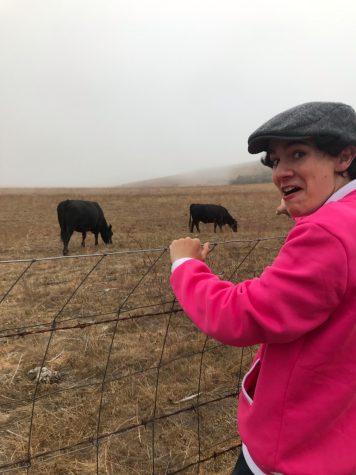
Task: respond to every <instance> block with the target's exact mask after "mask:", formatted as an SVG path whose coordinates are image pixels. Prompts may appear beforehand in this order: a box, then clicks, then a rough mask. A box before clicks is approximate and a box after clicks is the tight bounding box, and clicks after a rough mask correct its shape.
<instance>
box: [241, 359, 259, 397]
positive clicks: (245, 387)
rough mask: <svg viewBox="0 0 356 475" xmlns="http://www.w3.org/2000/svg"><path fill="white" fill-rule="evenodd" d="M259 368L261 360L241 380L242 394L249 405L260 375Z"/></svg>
mask: <svg viewBox="0 0 356 475" xmlns="http://www.w3.org/2000/svg"><path fill="white" fill-rule="evenodd" d="M260 367H261V360H259V359H258V360H256V361H255V363H254V364H253V366H252V367H251V368H250V369H249V371H248V372H247V373H246V374H245V376H244V378H243V380H242V392H243V394H244V396H245V398H246V399H247V401H248V402H249V404H250V405H252V404H253V397H254V395H255V389H256V384H257V379H258V375H259V374H260Z"/></svg>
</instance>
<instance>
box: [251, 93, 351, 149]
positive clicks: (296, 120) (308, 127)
mask: <svg viewBox="0 0 356 475" xmlns="http://www.w3.org/2000/svg"><path fill="white" fill-rule="evenodd" d="M325 136H326V137H335V138H336V139H341V140H343V141H345V144H347V145H351V144H354V145H356V113H355V111H354V109H353V108H352V107H351V106H348V105H347V104H343V103H341V102H306V103H305V104H301V105H299V106H296V107H292V108H291V109H288V110H286V111H284V112H281V113H280V114H277V115H276V116H274V117H273V118H272V119H270V120H269V121H267V122H266V123H265V124H263V125H261V127H259V128H258V129H257V130H255V132H253V133H252V134H251V135H250V136H249V138H248V151H249V152H250V153H260V152H266V151H267V150H268V146H269V141H270V139H273V138H274V139H290V140H295V139H305V138H308V137H325Z"/></svg>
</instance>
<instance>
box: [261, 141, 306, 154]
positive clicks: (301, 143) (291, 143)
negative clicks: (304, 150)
mask: <svg viewBox="0 0 356 475" xmlns="http://www.w3.org/2000/svg"><path fill="white" fill-rule="evenodd" d="M292 145H310V143H309V142H307V141H306V140H302V139H300V140H299V139H295V140H288V142H287V143H286V147H285V148H288V147H291V146H292ZM267 153H268V154H271V153H275V151H274V150H273V148H270V147H269V148H268V150H267Z"/></svg>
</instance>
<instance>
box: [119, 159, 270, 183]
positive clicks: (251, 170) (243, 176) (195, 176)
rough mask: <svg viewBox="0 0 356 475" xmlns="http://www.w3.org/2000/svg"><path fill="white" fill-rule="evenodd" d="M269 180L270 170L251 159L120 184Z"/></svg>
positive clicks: (266, 181) (258, 181)
mask: <svg viewBox="0 0 356 475" xmlns="http://www.w3.org/2000/svg"><path fill="white" fill-rule="evenodd" d="M270 181H271V170H270V169H269V168H268V167H265V166H264V165H262V164H261V162H260V161H256V160H252V161H250V162H246V163H240V164H238V165H228V166H222V167H213V168H206V169H203V170H195V171H193V172H190V173H182V174H179V175H171V176H164V177H159V178H153V179H150V180H142V181H135V182H131V183H125V184H124V185H122V186H139V187H145V186H147V187H150V186H152V187H153V186H157V187H159V186H195V185H196V186H198V185H200V186H208V185H212V186H214V185H232V184H239V183H269V182H270Z"/></svg>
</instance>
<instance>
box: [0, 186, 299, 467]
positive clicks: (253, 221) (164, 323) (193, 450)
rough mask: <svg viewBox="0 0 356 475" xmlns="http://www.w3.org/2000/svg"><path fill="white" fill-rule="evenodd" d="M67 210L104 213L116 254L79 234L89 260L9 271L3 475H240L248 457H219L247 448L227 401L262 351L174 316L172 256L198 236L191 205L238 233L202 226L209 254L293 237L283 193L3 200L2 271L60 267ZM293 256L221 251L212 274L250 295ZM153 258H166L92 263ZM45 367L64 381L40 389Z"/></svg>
mask: <svg viewBox="0 0 356 475" xmlns="http://www.w3.org/2000/svg"><path fill="white" fill-rule="evenodd" d="M66 198H79V199H81V198H82V199H91V200H96V201H98V202H99V203H100V204H101V206H102V208H103V209H104V212H105V215H106V218H107V220H108V221H109V222H110V223H111V224H112V226H113V230H114V236H113V245H112V246H111V247H106V246H105V245H104V244H103V243H102V242H100V246H99V248H98V249H96V248H95V247H94V245H93V244H94V238H93V236H91V235H89V236H88V238H87V247H86V248H85V249H83V248H81V246H80V242H81V236H80V235H79V234H77V235H74V236H73V237H72V239H71V241H70V244H69V250H70V254H71V255H78V254H84V255H85V256H86V257H85V258H81V259H70V258H66V259H56V260H43V261H36V262H33V263H31V262H18V263H14V262H12V263H4V262H0V266H1V271H2V272H1V274H0V300H2V299H3V301H2V302H1V305H0V343H1V344H0V361H1V370H0V383H1V388H2V390H1V394H0V406H1V411H0V414H1V416H0V436H1V440H2V443H1V448H0V472H1V473H2V472H5V466H6V465H8V466H11V464H15V463H16V462H17V461H20V460H26V459H27V457H28V453H30V454H31V457H33V459H32V462H31V467H30V468H29V470H28V473H29V474H31V475H32V474H36V475H42V474H43V475H53V474H55V475H59V474H66V475H68V474H96V473H99V474H103V475H104V474H105V475H109V474H110V475H117V474H135V475H137V474H149V473H152V470H153V466H154V473H155V474H164V473H170V472H172V471H174V470H177V469H179V468H181V467H184V466H186V465H189V464H194V463H196V462H198V455H197V454H198V453H199V452H200V459H201V460H203V459H209V457H210V460H209V461H207V462H205V463H203V464H201V465H200V472H199V473H200V474H205V473H206V474H227V473H230V471H231V467H232V466H233V464H234V461H235V459H236V455H237V451H236V450H235V451H230V452H227V453H226V454H225V455H223V456H219V457H216V456H215V457H214V454H215V455H216V454H218V453H220V452H223V451H224V450H225V449H228V448H229V447H231V446H233V445H234V444H237V443H238V437H237V434H236V422H235V412H236V407H235V406H236V401H235V398H234V397H228V396H229V394H231V393H233V392H234V391H237V390H238V384H239V381H240V380H241V376H242V374H243V373H244V372H245V371H246V369H247V368H248V366H249V363H250V361H251V358H252V356H253V352H254V349H253V348H245V349H241V348H231V347H224V346H222V345H220V344H218V343H217V342H215V341H213V340H207V341H206V338H205V336H204V335H203V334H202V333H200V332H199V331H198V330H197V329H196V328H195V327H194V326H193V325H192V324H191V323H190V321H189V319H188V318H187V317H186V316H185V315H184V314H183V313H182V312H178V313H176V312H175V313H172V314H170V310H171V309H172V308H177V306H174V307H172V301H173V295H172V292H171V290H170V286H169V275H170V262H169V257H168V253H167V252H163V249H164V248H167V247H168V245H169V243H170V242H171V240H172V239H174V238H176V237H179V236H184V235H187V234H188V219H189V217H188V208H189V204H190V203H192V202H203V203H209V202H210V203H220V204H222V205H224V206H226V207H227V208H228V209H229V211H230V212H231V213H232V214H233V216H234V217H235V218H236V219H237V220H238V222H239V230H238V233H237V234H235V233H232V232H231V231H229V230H228V229H226V230H225V231H224V232H223V233H217V234H214V233H213V232H212V225H204V224H202V225H201V231H202V232H201V235H200V237H201V239H202V240H210V241H213V242H219V241H227V240H233V239H239V240H249V239H258V238H262V237H266V236H276V237H277V236H280V235H284V234H285V233H286V232H287V231H288V229H289V228H290V226H291V222H290V221H289V219H288V218H286V217H285V216H279V217H276V216H275V214H274V211H275V208H276V206H277V205H278V202H279V199H278V196H277V194H276V192H275V191H274V189H273V187H272V185H268V184H267V185H266V184H264V185H239V186H237V185H235V186H223V187H202V188H157V189H147V188H145V189H142V190H140V189H103V190H98V189H93V190H91V189H88V190H83V189H81V190H25V191H24V190H0V205H1V216H0V222H1V228H2V238H1V244H2V245H1V250H0V260H1V261H4V260H12V259H32V258H43V257H55V256H60V255H61V252H62V245H61V243H60V241H59V227H58V223H57V216H56V206H57V203H58V202H59V201H61V200H63V199H66ZM99 241H100V240H99ZM281 243H282V240H281V239H277V238H276V239H274V240H271V241H261V242H260V243H259V244H258V246H257V247H256V248H255V249H254V250H253V252H251V254H249V252H250V251H251V248H252V247H251V246H252V245H251V243H250V242H230V243H226V244H219V245H217V246H216V247H215V248H214V251H213V252H212V253H211V255H210V257H209V265H210V266H211V267H212V269H213V270H214V271H215V272H216V273H217V274H218V275H220V276H221V277H222V278H225V279H229V280H232V281H234V282H238V281H240V280H243V279H246V278H250V277H254V276H256V275H258V274H259V273H260V272H261V270H262V269H263V268H264V266H265V265H268V264H269V263H270V262H271V261H272V259H273V258H274V256H275V255H276V253H277V251H278V249H279V247H280V245H281ZM147 249H155V250H154V251H149V252H132V253H125V252H122V253H119V254H115V255H107V256H105V257H104V258H102V256H91V254H93V253H94V252H96V251H100V252H104V251H106V252H116V251H127V250H130V251H133V250H141V251H143V250H147ZM160 254H162V256H161V257H160V258H159V256H160ZM247 255H248V257H247V258H246V256H247ZM148 271H149V272H148ZM118 317H119V319H118V320H117V318H118ZM20 328H21V329H22V330H21V331H22V334H25V336H20V334H19V330H18V329H20ZM51 328H52V331H50V330H51ZM41 330H43V331H44V332H43V333H40V332H39V331H41ZM54 330H55V331H54ZM20 333H21V332H20ZM15 334H17V335H18V336H14V335H15ZM6 335H13V336H6ZM38 365H44V366H46V367H49V368H51V369H52V370H55V371H59V372H60V375H61V379H60V381H59V382H58V383H53V384H36V381H34V380H31V379H30V378H29V376H28V371H29V370H30V369H33V368H34V367H36V366H38ZM199 381H200V384H199ZM198 393H199V395H198ZM225 396H226V397H225ZM213 401H215V402H213ZM96 437H99V438H100V443H99V446H98V449H97V447H96V445H95V443H93V440H94V439H95V438H96ZM65 448H68V450H67V449H65ZM41 454H45V455H41ZM46 454H47V455H46ZM1 467H2V468H1ZM11 473H14V474H16V473H18V474H20V473H21V474H22V473H27V471H26V470H25V469H24V468H21V467H18V468H14V469H13V470H12V472H11ZM184 473H187V474H189V473H197V465H193V466H192V468H187V469H186V470H184Z"/></svg>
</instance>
